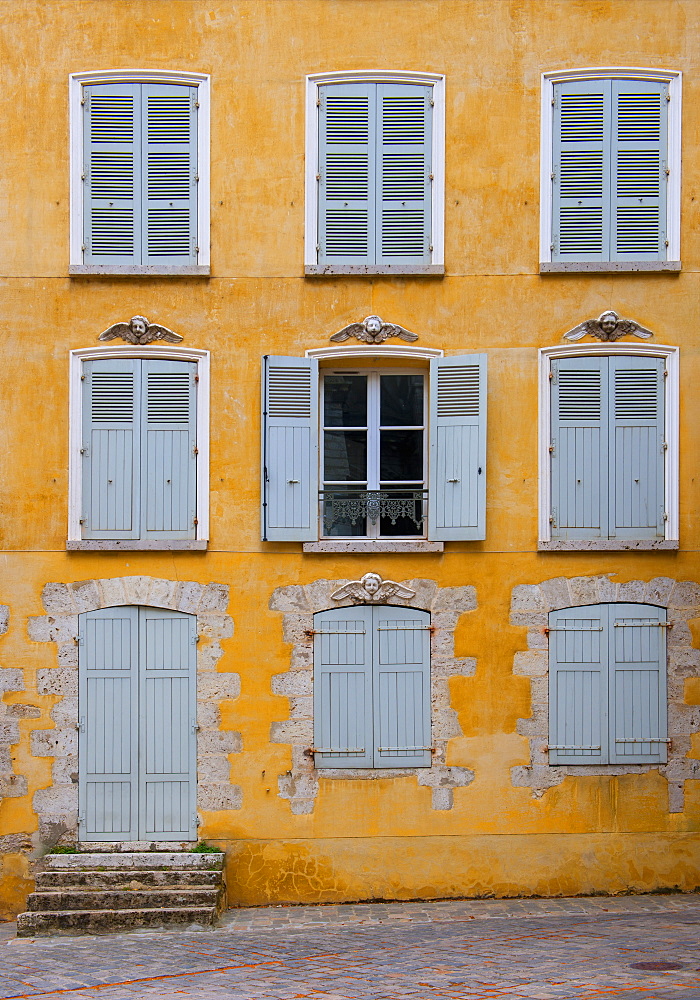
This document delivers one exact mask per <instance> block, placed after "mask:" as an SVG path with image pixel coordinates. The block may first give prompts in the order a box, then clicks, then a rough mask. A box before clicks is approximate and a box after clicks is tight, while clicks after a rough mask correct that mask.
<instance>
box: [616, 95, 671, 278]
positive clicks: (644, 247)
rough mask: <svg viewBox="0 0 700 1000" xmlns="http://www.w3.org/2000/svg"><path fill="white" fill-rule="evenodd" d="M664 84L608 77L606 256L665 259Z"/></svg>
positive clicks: (666, 125)
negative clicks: (609, 212) (609, 134)
mask: <svg viewBox="0 0 700 1000" xmlns="http://www.w3.org/2000/svg"><path fill="white" fill-rule="evenodd" d="M667 97H668V84H667V83H658V82H654V81H650V80H613V81H612V129H611V131H612V167H611V169H612V208H613V212H612V252H611V256H610V260H666V256H667V253H666V187H667V180H666V166H667V162H668V159H667V151H666V150H667V133H668V124H667V119H668V104H667Z"/></svg>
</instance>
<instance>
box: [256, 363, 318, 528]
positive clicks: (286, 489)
mask: <svg viewBox="0 0 700 1000" xmlns="http://www.w3.org/2000/svg"><path fill="white" fill-rule="evenodd" d="M262 458H263V483H262V498H263V502H262V537H263V541H270V542H309V541H315V540H316V539H317V538H318V513H319V511H318V361H316V359H315V358H284V357H269V356H266V357H265V358H263V455H262Z"/></svg>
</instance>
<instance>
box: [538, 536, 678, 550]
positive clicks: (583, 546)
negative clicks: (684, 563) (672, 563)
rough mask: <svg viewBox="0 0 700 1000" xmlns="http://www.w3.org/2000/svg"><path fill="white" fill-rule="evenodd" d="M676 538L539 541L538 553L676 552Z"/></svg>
mask: <svg viewBox="0 0 700 1000" xmlns="http://www.w3.org/2000/svg"><path fill="white" fill-rule="evenodd" d="M678 548H679V542H678V539H677V538H639V539H633V538H628V539H621V538H567V539H558V540H557V541H548V542H545V541H539V542H538V543H537V551H538V552H623V551H627V552H630V551H635V550H639V551H645V552H650V551H653V550H654V549H659V550H662V551H664V552H677V551H678Z"/></svg>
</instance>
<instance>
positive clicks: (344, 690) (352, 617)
mask: <svg viewBox="0 0 700 1000" xmlns="http://www.w3.org/2000/svg"><path fill="white" fill-rule="evenodd" d="M372 611H373V608H371V607H365V606H360V607H356V608H333V609H332V610H331V611H320V612H318V613H317V614H315V615H314V747H315V749H316V752H315V763H316V767H363V768H364V767H372V766H373V760H374V754H373V746H374V743H373V721H372V652H373V650H372V639H373V635H372V633H373V627H372V626H373V619H372Z"/></svg>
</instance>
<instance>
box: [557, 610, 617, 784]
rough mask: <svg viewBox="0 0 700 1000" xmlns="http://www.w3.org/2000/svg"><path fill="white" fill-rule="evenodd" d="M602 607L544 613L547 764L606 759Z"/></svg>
mask: <svg viewBox="0 0 700 1000" xmlns="http://www.w3.org/2000/svg"><path fill="white" fill-rule="evenodd" d="M607 607H608V606H607V605H589V606H586V607H581V608H566V609H565V610H563V611H552V612H551V614H550V616H549V763H550V764H607V763H608V745H607V736H608V724H607V712H608V644H607V616H608V610H607Z"/></svg>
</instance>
